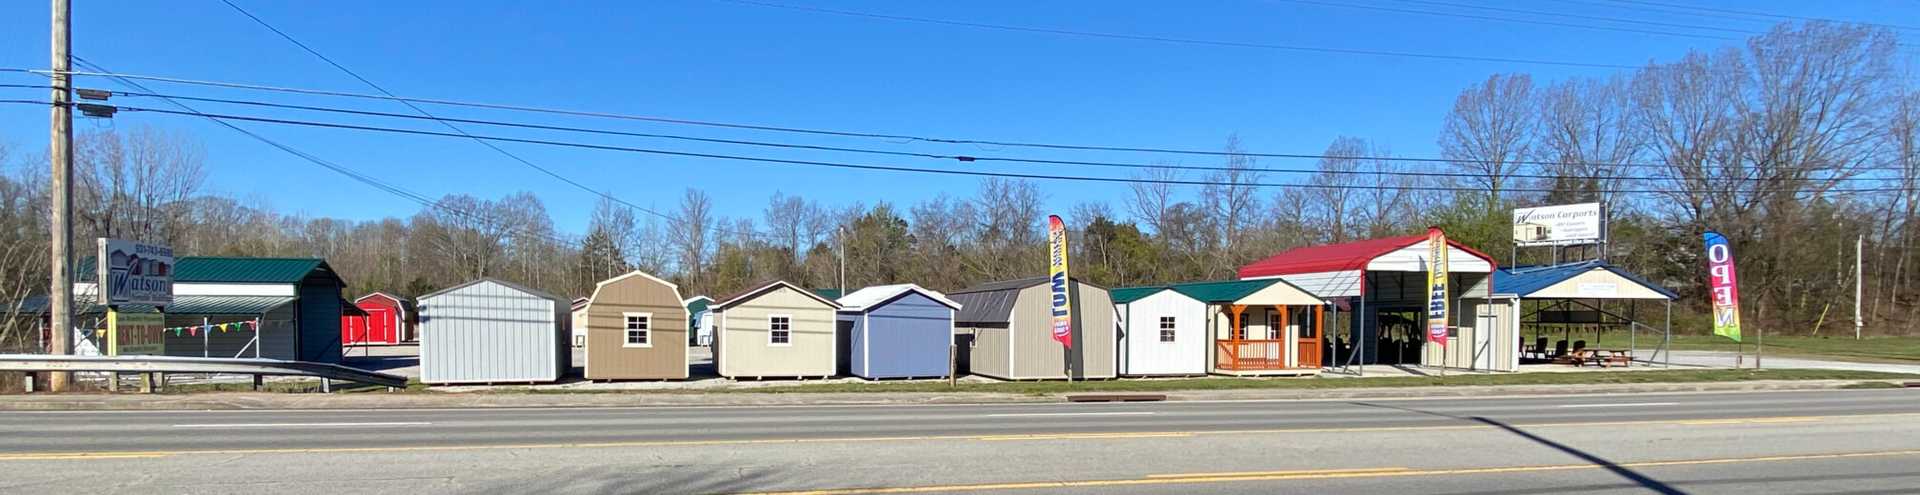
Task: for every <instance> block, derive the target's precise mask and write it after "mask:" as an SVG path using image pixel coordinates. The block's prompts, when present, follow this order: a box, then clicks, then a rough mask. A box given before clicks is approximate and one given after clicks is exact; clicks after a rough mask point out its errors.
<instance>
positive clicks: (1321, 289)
mask: <svg viewBox="0 0 1920 495" xmlns="http://www.w3.org/2000/svg"><path fill="white" fill-rule="evenodd" d="M1447 245H1448V248H1447V259H1448V263H1447V270H1448V274H1449V281H1448V282H1449V283H1448V285H1449V286H1450V287H1451V288H1452V290H1451V291H1450V294H1449V297H1450V301H1449V303H1450V305H1451V306H1452V307H1453V308H1454V310H1453V311H1452V312H1451V313H1450V315H1451V316H1450V317H1451V318H1452V319H1453V322H1452V323H1451V325H1450V326H1451V327H1452V328H1451V331H1452V333H1450V335H1449V337H1448V338H1449V347H1450V348H1459V347H1466V346H1458V345H1455V343H1456V342H1457V343H1471V344H1475V345H1473V346H1471V347H1480V345H1479V344H1481V343H1488V344H1490V345H1494V346H1499V345H1509V346H1511V345H1514V344H1515V343H1517V342H1518V340H1512V341H1506V340H1500V339H1494V334H1495V331H1494V330H1495V329H1494V328H1491V326H1492V325H1495V323H1493V322H1484V324H1486V325H1489V328H1488V329H1487V330H1486V331H1473V330H1472V329H1473V327H1475V326H1476V325H1480V324H1483V323H1482V322H1479V321H1477V320H1476V318H1475V317H1474V316H1472V315H1475V314H1477V311H1479V308H1477V307H1472V306H1471V305H1469V304H1466V303H1463V301H1462V300H1463V299H1465V300H1469V301H1483V300H1488V299H1490V298H1493V284H1492V279H1493V271H1494V268H1495V263H1494V261H1493V257H1491V256H1487V255H1486V254H1484V253H1481V252H1479V251H1476V250H1474V249H1472V248H1469V247H1467V246H1465V245H1463V244H1460V243H1459V242H1458V241H1455V240H1453V239H1448V240H1447ZM1427 256H1428V253H1427V236H1426V235H1424V234H1423V235H1411V236H1401V237H1388V238H1382V239H1372V240H1366V241H1358V242H1349V243H1344V244H1333V245H1325V246H1312V247H1304V248H1299V249H1294V250H1290V251H1286V252H1282V253H1280V254H1276V255H1273V256H1272V257H1269V258H1266V259H1263V260H1260V261H1256V262H1254V263H1252V264H1248V265H1246V266H1243V267H1241V268H1240V278H1241V279H1269V278H1277V279H1281V280H1285V281H1287V282H1288V283H1291V284H1293V285H1295V286H1298V287H1300V288H1302V289H1305V290H1306V291H1307V292H1309V293H1312V294H1313V295H1314V296H1316V297H1319V298H1321V299H1324V300H1326V301H1328V302H1331V303H1333V304H1334V305H1335V307H1336V308H1339V312H1341V313H1346V315H1345V316H1347V317H1346V318H1344V320H1345V321H1344V322H1343V323H1342V324H1341V325H1338V326H1333V327H1329V330H1328V332H1329V335H1328V337H1330V338H1331V339H1332V341H1331V342H1329V344H1328V347H1327V349H1328V351H1329V352H1328V353H1327V355H1328V356H1329V357H1331V358H1332V359H1330V360H1328V362H1329V364H1330V365H1334V366H1341V365H1345V364H1359V365H1365V364H1431V365H1435V366H1438V365H1442V364H1443V363H1441V362H1434V363H1427V362H1426V361H1427V360H1426V358H1425V353H1424V351H1425V350H1426V345H1425V344H1426V340H1425V339H1426V332H1425V318H1426V317H1425V314H1426V271H1427V261H1428V260H1427ZM1462 330H1465V331H1466V333H1464V334H1463V333H1458V332H1461V331H1462ZM1463 339H1464V340H1463ZM1436 356H1438V354H1436ZM1474 362H1475V361H1474V360H1472V359H1468V360H1466V361H1464V362H1463V361H1449V362H1447V363H1445V364H1447V365H1450V366H1456V367H1471V366H1473V364H1472V363H1474Z"/></svg>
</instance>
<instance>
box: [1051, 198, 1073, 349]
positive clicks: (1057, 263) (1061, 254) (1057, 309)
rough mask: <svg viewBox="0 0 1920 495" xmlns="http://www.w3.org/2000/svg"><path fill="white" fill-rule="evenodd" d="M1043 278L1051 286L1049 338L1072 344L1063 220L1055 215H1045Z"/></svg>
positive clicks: (1070, 305) (1070, 299)
mask: <svg viewBox="0 0 1920 495" xmlns="http://www.w3.org/2000/svg"><path fill="white" fill-rule="evenodd" d="M1047 251H1048V253H1049V256H1048V258H1049V262H1048V265H1047V266H1048V269H1047V279H1048V282H1049V284H1048V285H1049V286H1051V287H1052V289H1053V306H1052V307H1053V340H1057V341H1060V345H1061V346H1064V347H1066V348H1068V349H1072V348H1073V296H1072V293H1071V292H1070V291H1068V290H1067V289H1068V285H1069V284H1071V282H1070V279H1069V278H1068V277H1067V224H1066V222H1062V221H1060V216H1059V215H1048V216H1047Z"/></svg>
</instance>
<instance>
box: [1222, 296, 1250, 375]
mask: <svg viewBox="0 0 1920 495" xmlns="http://www.w3.org/2000/svg"><path fill="white" fill-rule="evenodd" d="M1227 309H1229V310H1231V311H1232V312H1233V314H1232V315H1231V316H1229V318H1230V319H1231V323H1229V325H1231V326H1229V327H1227V337H1230V338H1228V339H1227V360H1228V361H1227V363H1226V364H1225V366H1222V367H1223V368H1226V369H1229V370H1239V369H1240V346H1242V345H1245V342H1243V341H1245V340H1246V339H1247V334H1246V331H1244V330H1241V328H1240V313H1242V312H1244V311H1246V310H1247V307H1246V306H1242V305H1238V304H1232V305H1228V306H1227Z"/></svg>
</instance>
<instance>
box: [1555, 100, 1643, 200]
mask: <svg viewBox="0 0 1920 495" xmlns="http://www.w3.org/2000/svg"><path fill="white" fill-rule="evenodd" d="M1628 81H1629V80H1628V79H1626V78H1624V77H1622V76H1614V77H1611V78H1607V79H1590V78H1583V79H1570V80H1566V81H1561V82H1558V83H1555V84H1552V85H1549V86H1547V87H1546V88H1544V89H1543V90H1542V93H1541V95H1540V118H1539V126H1538V127H1537V128H1536V129H1537V131H1538V133H1539V135H1538V136H1537V137H1536V138H1535V139H1534V141H1535V143H1536V146H1535V148H1534V150H1533V151H1534V154H1535V156H1537V157H1538V158H1539V159H1540V161H1548V162H1554V165H1552V166H1550V167H1549V171H1550V172H1552V173H1553V174H1555V175H1558V176H1560V177H1561V179H1560V181H1561V182H1560V183H1558V184H1551V185H1550V187H1553V188H1554V189H1556V190H1571V191H1575V192H1577V196H1576V197H1566V198H1555V200H1553V201H1550V202H1570V201H1604V202H1608V203H1614V202H1616V201H1615V197H1616V196H1617V194H1616V193H1614V192H1613V191H1614V190H1616V189H1619V188H1620V187H1619V186H1620V184H1621V180H1620V177H1621V176H1622V175H1623V174H1622V168H1623V167H1621V164H1624V163H1627V162H1631V161H1633V157H1634V152H1635V150H1637V149H1639V147H1640V143H1639V141H1638V140H1637V139H1636V138H1637V136H1638V134H1637V133H1635V132H1634V124H1633V122H1632V121H1631V117H1632V116H1633V106H1632V91H1631V89H1630V88H1629V87H1628Z"/></svg>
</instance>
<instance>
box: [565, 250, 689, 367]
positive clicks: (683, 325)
mask: <svg viewBox="0 0 1920 495" xmlns="http://www.w3.org/2000/svg"><path fill="white" fill-rule="evenodd" d="M586 313H587V322H588V323H587V352H586V357H587V358H586V361H587V362H586V365H585V368H586V370H585V376H586V378H587V379H588V380H682V379H686V378H687V307H686V306H684V305H682V304H681V299H680V287H679V286H677V285H674V284H673V283H672V282H668V281H666V280H662V279H660V278H659V277H655V276H653V275H648V274H646V273H644V272H640V271H633V272H628V273H627V274H626V275H621V276H618V277H614V278H611V279H607V280H605V281H602V282H600V283H599V284H596V285H594V288H593V297H592V298H591V299H590V300H589V301H588V302H587V307H586Z"/></svg>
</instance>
